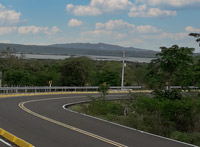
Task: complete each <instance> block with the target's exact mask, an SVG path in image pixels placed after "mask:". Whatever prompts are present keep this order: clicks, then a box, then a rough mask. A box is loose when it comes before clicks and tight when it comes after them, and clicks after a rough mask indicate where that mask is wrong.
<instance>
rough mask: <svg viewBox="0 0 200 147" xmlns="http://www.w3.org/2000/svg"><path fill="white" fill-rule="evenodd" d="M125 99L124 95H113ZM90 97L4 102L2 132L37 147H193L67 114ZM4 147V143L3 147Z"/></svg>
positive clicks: (0, 110) (0, 100)
mask: <svg viewBox="0 0 200 147" xmlns="http://www.w3.org/2000/svg"><path fill="white" fill-rule="evenodd" d="M109 97H110V98H119V97H120V98H122V97H123V95H122V94H121V95H120V94H118V95H116V94H115V95H110V96H109ZM87 99H88V98H87V94H85V95H83V94H82V95H81V94H79V95H78V94H76V95H75V94H71V95H70V94H66V95H46V96H45V95H43V96H24V97H12V98H11V97H10V98H0V128H3V129H5V130H7V131H8V132H10V133H12V134H14V135H16V136H17V137H20V138H22V139H24V140H26V141H28V142H29V143H31V144H33V145H34V146H35V147H112V146H118V147H119V146H120V147H124V146H129V147H189V146H191V145H187V144H182V143H179V142H175V141H171V140H168V139H164V138H160V137H157V136H153V135H149V134H147V133H142V132H140V131H137V130H132V129H128V128H125V127H121V126H117V125H114V124H111V123H107V122H104V121H101V120H97V119H93V118H90V117H86V116H83V115H80V114H77V113H72V112H70V111H66V110H64V109H63V108H62V106H63V105H64V104H67V103H72V102H78V101H83V100H87ZM0 145H1V143H0Z"/></svg>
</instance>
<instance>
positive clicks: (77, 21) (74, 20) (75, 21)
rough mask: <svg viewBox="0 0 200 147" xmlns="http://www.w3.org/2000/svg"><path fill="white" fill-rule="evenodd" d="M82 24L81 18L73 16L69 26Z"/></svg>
mask: <svg viewBox="0 0 200 147" xmlns="http://www.w3.org/2000/svg"><path fill="white" fill-rule="evenodd" d="M82 24H83V22H82V21H79V20H77V19H73V18H72V19H71V20H70V21H69V22H68V26H69V27H78V26H81V25H82Z"/></svg>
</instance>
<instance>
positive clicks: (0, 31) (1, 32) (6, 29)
mask: <svg viewBox="0 0 200 147" xmlns="http://www.w3.org/2000/svg"><path fill="white" fill-rule="evenodd" d="M16 30H17V27H0V35H5V34H10V33H13V32H14V31H16Z"/></svg>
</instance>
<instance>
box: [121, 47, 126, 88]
mask: <svg viewBox="0 0 200 147" xmlns="http://www.w3.org/2000/svg"><path fill="white" fill-rule="evenodd" d="M124 60H125V51H123V56H122V81H121V90H123V89H124V66H125V61H124Z"/></svg>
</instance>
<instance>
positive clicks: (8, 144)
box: [0, 139, 11, 146]
mask: <svg viewBox="0 0 200 147" xmlns="http://www.w3.org/2000/svg"><path fill="white" fill-rule="evenodd" d="M0 141H1V142H3V143H4V144H6V145H7V146H11V144H10V143H8V142H6V141H5V140H3V139H0Z"/></svg>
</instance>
